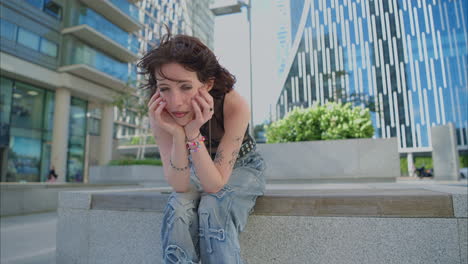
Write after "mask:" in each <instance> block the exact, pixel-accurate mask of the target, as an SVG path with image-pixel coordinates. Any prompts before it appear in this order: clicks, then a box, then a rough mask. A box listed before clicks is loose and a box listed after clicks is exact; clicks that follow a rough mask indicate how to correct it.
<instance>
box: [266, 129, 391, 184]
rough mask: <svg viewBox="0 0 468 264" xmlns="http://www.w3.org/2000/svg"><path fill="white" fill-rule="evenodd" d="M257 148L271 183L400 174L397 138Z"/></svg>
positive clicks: (386, 178)
mask: <svg viewBox="0 0 468 264" xmlns="http://www.w3.org/2000/svg"><path fill="white" fill-rule="evenodd" d="M258 151H259V152H260V153H261V154H262V155H263V157H264V159H265V161H266V163H267V169H266V176H267V180H268V182H270V183H302V182H304V183H307V182H369V181H370V182H394V181H395V180H396V178H397V177H399V175H400V158H399V154H398V141H397V139H396V138H388V139H346V140H322V141H308V142H293V143H280V144H259V145H258Z"/></svg>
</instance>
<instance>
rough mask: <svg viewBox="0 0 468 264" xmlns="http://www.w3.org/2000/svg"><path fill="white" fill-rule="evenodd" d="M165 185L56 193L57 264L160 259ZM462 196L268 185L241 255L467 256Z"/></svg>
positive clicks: (419, 189) (387, 187)
mask: <svg viewBox="0 0 468 264" xmlns="http://www.w3.org/2000/svg"><path fill="white" fill-rule="evenodd" d="M168 191H169V189H167V188H140V189H127V190H111V191H110V190H105V191H99V192H98V191H72V192H61V193H60V197H59V209H58V216H59V218H58V228H57V263H112V264H117V263H162V261H161V256H162V253H161V246H160V226H161V221H162V220H161V219H162V213H163V209H164V207H165V204H166V201H167V198H168V195H169V192H168ZM467 200H468V196H467V188H466V185H465V186H448V185H445V186H436V185H410V184H406V185H405V184H400V185H399V184H373V185H372V184H371V185H363V184H361V185H346V186H343V185H314V186H311V188H307V187H304V186H302V187H301V188H291V187H290V186H286V187H284V186H283V187H282V186H272V185H269V186H268V187H267V192H266V194H265V196H263V197H260V198H259V199H258V200H257V204H256V206H255V208H254V212H253V213H252V214H251V215H250V216H249V222H248V224H247V227H246V229H245V230H244V232H243V233H241V236H240V242H241V250H242V252H241V253H242V255H243V257H244V260H245V261H246V263H251V264H257V263H259V264H263V263H265V264H271V263H287V264H291V263H301V264H303V263H327V264H328V263H347V264H349V263H468V258H467V251H468V250H467V249H468V242H467V237H468V236H467V229H468V228H467V226H468V220H467V217H468V209H467ZM219 263H222V261H220V262H219Z"/></svg>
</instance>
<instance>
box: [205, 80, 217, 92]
mask: <svg viewBox="0 0 468 264" xmlns="http://www.w3.org/2000/svg"><path fill="white" fill-rule="evenodd" d="M214 81H215V79H214V78H213V79H209V80H208V81H207V82H206V83H205V85H206V90H207V91H208V92H209V91H210V90H211V89H213V86H214Z"/></svg>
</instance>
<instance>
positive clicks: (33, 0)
mask: <svg viewBox="0 0 468 264" xmlns="http://www.w3.org/2000/svg"><path fill="white" fill-rule="evenodd" d="M26 2H27V3H28V4H30V5H33V6H35V7H37V8H39V9H41V10H42V6H43V0H26Z"/></svg>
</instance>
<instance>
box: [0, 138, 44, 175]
mask: <svg viewBox="0 0 468 264" xmlns="http://www.w3.org/2000/svg"><path fill="white" fill-rule="evenodd" d="M13 134H14V133H13ZM40 160H41V140H40V139H37V138H29V137H22V136H17V135H12V137H11V140H10V153H9V155H8V169H7V176H6V181H7V182H37V181H39V166H40Z"/></svg>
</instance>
